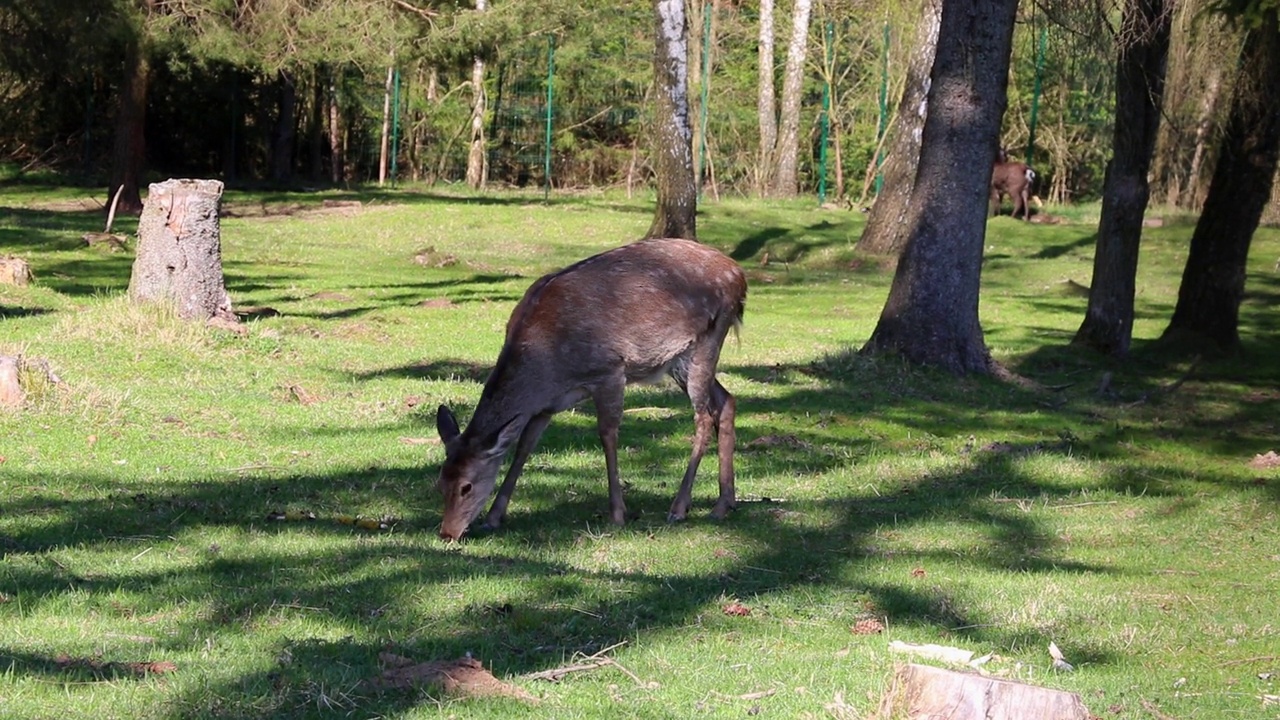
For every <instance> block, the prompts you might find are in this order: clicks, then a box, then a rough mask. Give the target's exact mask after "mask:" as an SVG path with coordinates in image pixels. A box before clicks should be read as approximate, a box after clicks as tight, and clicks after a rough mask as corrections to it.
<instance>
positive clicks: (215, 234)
mask: <svg viewBox="0 0 1280 720" xmlns="http://www.w3.org/2000/svg"><path fill="white" fill-rule="evenodd" d="M221 200H222V183H221V182H220V181H218V180H177V179H171V180H166V181H164V182H162V183H152V184H151V187H150V189H149V191H148V194H147V201H146V202H145V203H144V204H143V207H142V217H141V218H140V219H139V220H138V250H137V253H138V254H137V257H136V258H135V259H134V261H133V275H132V277H131V278H130V279H129V297H130V298H131V299H132V300H133V301H134V302H164V303H168V304H170V305H172V306H173V307H174V308H175V309H176V310H177V312H178V316H179V317H181V318H183V319H185V320H204V321H209V320H213V321H216V322H218V323H225V322H236V316H235V315H234V314H233V313H232V312H231V298H230V296H228V295H227V291H226V287H225V286H224V285H223V277H222V245H221V227H220V225H219V221H218V209H219V205H220V204H221Z"/></svg>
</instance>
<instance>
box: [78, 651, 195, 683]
mask: <svg viewBox="0 0 1280 720" xmlns="http://www.w3.org/2000/svg"><path fill="white" fill-rule="evenodd" d="M53 661H54V663H56V664H57V666H58V667H59V668H61V669H63V670H88V671H89V672H91V673H93V674H94V675H100V676H101V675H128V676H131V677H135V678H143V677H146V676H147V675H167V674H169V673H173V672H177V671H178V666H177V665H174V664H173V663H171V662H167V661H160V662H110V661H106V660H102V659H101V658H73V657H71V656H70V655H59V656H58V657H56V658H54V660H53Z"/></svg>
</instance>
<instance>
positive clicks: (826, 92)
mask: <svg viewBox="0 0 1280 720" xmlns="http://www.w3.org/2000/svg"><path fill="white" fill-rule="evenodd" d="M835 27H836V26H835V23H834V22H833V21H831V20H828V21H827V32H826V38H827V41H826V43H825V45H826V48H825V49H826V53H825V55H826V57H825V58H824V62H825V66H824V67H823V72H822V74H823V82H822V142H821V143H820V144H819V145H818V204H819V205H822V204H823V203H825V202H826V201H827V141H828V139H829V138H830V137H831V76H832V75H834V74H835V63H834V57H833V56H834V54H835V48H834V47H833V41H834V38H835Z"/></svg>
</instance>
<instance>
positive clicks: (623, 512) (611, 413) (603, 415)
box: [592, 375, 627, 525]
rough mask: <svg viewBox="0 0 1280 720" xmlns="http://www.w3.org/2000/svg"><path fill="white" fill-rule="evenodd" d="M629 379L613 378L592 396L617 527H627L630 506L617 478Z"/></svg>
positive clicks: (610, 516)
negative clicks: (620, 431) (625, 398)
mask: <svg viewBox="0 0 1280 720" xmlns="http://www.w3.org/2000/svg"><path fill="white" fill-rule="evenodd" d="M625 388H626V378H625V377H623V376H621V375H620V376H619V377H617V378H611V379H610V380H609V381H607V382H606V383H605V384H604V385H602V386H600V387H599V388H597V389H596V391H595V392H594V393H592V399H593V400H594V402H595V405H596V430H597V432H599V434H600V446H601V447H603V448H604V465H605V470H606V472H607V473H608V474H609V519H610V520H611V521H612V522H613V524H614V525H625V524H626V522H627V506H626V503H625V502H624V501H623V499H622V481H621V480H620V479H619V478H618V426H619V425H621V424H622V397H623V391H624V389H625Z"/></svg>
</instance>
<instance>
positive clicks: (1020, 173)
mask: <svg viewBox="0 0 1280 720" xmlns="http://www.w3.org/2000/svg"><path fill="white" fill-rule="evenodd" d="M1035 180H1036V171H1035V170H1032V169H1031V166H1030V165H1027V164H1026V163H1020V162H1009V154H1008V153H1007V152H1005V150H1004V148H1000V149H999V150H997V151H996V161H995V164H994V165H993V166H992V169H991V211H990V212H991V214H992V215H995V214H996V213H997V212H999V210H1000V203H1001V201H1002V200H1004V196H1005V195H1008V196H1009V199H1010V200H1012V201H1013V217H1015V218H1016V217H1018V211H1019V210H1021V211H1022V219H1023V220H1030V219H1031V206H1030V204H1029V203H1028V201H1029V200H1030V198H1031V185H1032V184H1033V183H1034V182H1035Z"/></svg>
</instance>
